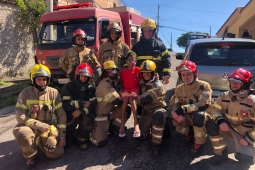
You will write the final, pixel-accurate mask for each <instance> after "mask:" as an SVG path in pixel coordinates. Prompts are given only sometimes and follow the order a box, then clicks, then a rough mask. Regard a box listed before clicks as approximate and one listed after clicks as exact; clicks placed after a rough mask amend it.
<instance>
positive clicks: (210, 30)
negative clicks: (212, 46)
mask: <svg viewBox="0 0 255 170" xmlns="http://www.w3.org/2000/svg"><path fill="white" fill-rule="evenodd" d="M211 30H212V29H211V25H210V37H212V35H211Z"/></svg>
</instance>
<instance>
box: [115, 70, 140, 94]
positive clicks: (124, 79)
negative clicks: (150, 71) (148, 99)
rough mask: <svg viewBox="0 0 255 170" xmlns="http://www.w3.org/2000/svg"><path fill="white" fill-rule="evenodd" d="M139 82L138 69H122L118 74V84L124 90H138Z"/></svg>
mask: <svg viewBox="0 0 255 170" xmlns="http://www.w3.org/2000/svg"><path fill="white" fill-rule="evenodd" d="M140 80H141V74H140V68H139V67H137V66H134V67H133V68H132V69H129V68H122V69H121V72H120V82H121V83H122V87H123V89H124V90H131V89H139V81H140Z"/></svg>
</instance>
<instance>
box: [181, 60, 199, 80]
mask: <svg viewBox="0 0 255 170" xmlns="http://www.w3.org/2000/svg"><path fill="white" fill-rule="evenodd" d="M182 71H191V72H193V73H194V79H196V78H197V66H196V64H195V63H193V62H192V61H189V60H185V61H184V62H183V63H182V64H181V65H180V66H179V69H178V75H179V78H180V79H181V72H182Z"/></svg>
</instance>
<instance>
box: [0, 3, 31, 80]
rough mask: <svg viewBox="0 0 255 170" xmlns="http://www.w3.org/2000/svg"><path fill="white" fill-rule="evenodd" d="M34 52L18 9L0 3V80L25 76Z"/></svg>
mask: <svg viewBox="0 0 255 170" xmlns="http://www.w3.org/2000/svg"><path fill="white" fill-rule="evenodd" d="M34 52H35V50H34V48H33V37H32V34H31V33H29V31H28V29H27V28H25V26H24V24H23V23H21V22H20V20H19V17H18V7H17V6H15V5H12V4H8V3H3V2H1V1H0V78H3V77H16V76H27V75H28V72H29V69H30V68H31V67H32V66H33V65H34V58H33V56H34Z"/></svg>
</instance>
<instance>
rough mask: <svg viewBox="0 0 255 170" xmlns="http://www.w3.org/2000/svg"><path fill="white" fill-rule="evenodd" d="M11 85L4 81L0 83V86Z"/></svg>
mask: <svg viewBox="0 0 255 170" xmlns="http://www.w3.org/2000/svg"><path fill="white" fill-rule="evenodd" d="M10 84H11V83H9V82H5V81H0V86H8V85H10Z"/></svg>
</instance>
